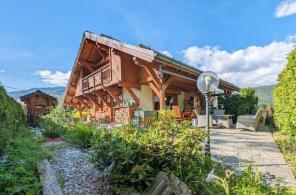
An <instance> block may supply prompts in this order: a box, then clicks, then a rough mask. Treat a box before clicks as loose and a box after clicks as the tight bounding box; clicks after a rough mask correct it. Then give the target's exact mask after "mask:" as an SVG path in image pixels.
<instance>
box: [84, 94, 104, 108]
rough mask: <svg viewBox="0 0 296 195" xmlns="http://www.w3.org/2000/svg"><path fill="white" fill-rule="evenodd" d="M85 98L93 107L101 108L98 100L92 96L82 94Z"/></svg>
mask: <svg viewBox="0 0 296 195" xmlns="http://www.w3.org/2000/svg"><path fill="white" fill-rule="evenodd" d="M84 95H85V97H87V98H88V99H89V100H90V101H91V102H92V103H93V104H94V105H96V106H98V107H101V104H100V103H99V101H98V99H96V97H95V96H94V95H92V94H84Z"/></svg>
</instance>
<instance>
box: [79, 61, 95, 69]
mask: <svg viewBox="0 0 296 195" xmlns="http://www.w3.org/2000/svg"><path fill="white" fill-rule="evenodd" d="M78 64H79V65H80V67H81V65H85V66H91V67H92V66H94V65H95V64H94V62H89V61H85V60H79V61H78Z"/></svg>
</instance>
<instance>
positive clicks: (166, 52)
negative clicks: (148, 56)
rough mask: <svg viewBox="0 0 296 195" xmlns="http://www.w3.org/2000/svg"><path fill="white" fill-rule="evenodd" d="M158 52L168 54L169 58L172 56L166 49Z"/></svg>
mask: <svg viewBox="0 0 296 195" xmlns="http://www.w3.org/2000/svg"><path fill="white" fill-rule="evenodd" d="M160 53H162V54H164V55H166V56H168V57H170V58H172V57H173V55H172V54H171V53H170V52H169V51H166V50H164V51H161V52H160Z"/></svg>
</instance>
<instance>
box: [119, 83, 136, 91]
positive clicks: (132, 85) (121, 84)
mask: <svg viewBox="0 0 296 195" xmlns="http://www.w3.org/2000/svg"><path fill="white" fill-rule="evenodd" d="M119 85H120V86H122V87H125V86H128V87H131V88H136V89H139V90H140V89H141V85H140V84H138V83H128V82H124V81H119Z"/></svg>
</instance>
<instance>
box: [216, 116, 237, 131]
mask: <svg viewBox="0 0 296 195" xmlns="http://www.w3.org/2000/svg"><path fill="white" fill-rule="evenodd" d="M216 116H217V117H218V124H217V126H219V127H226V128H227V129H230V127H231V126H232V117H233V115H232V114H223V115H216Z"/></svg>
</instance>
